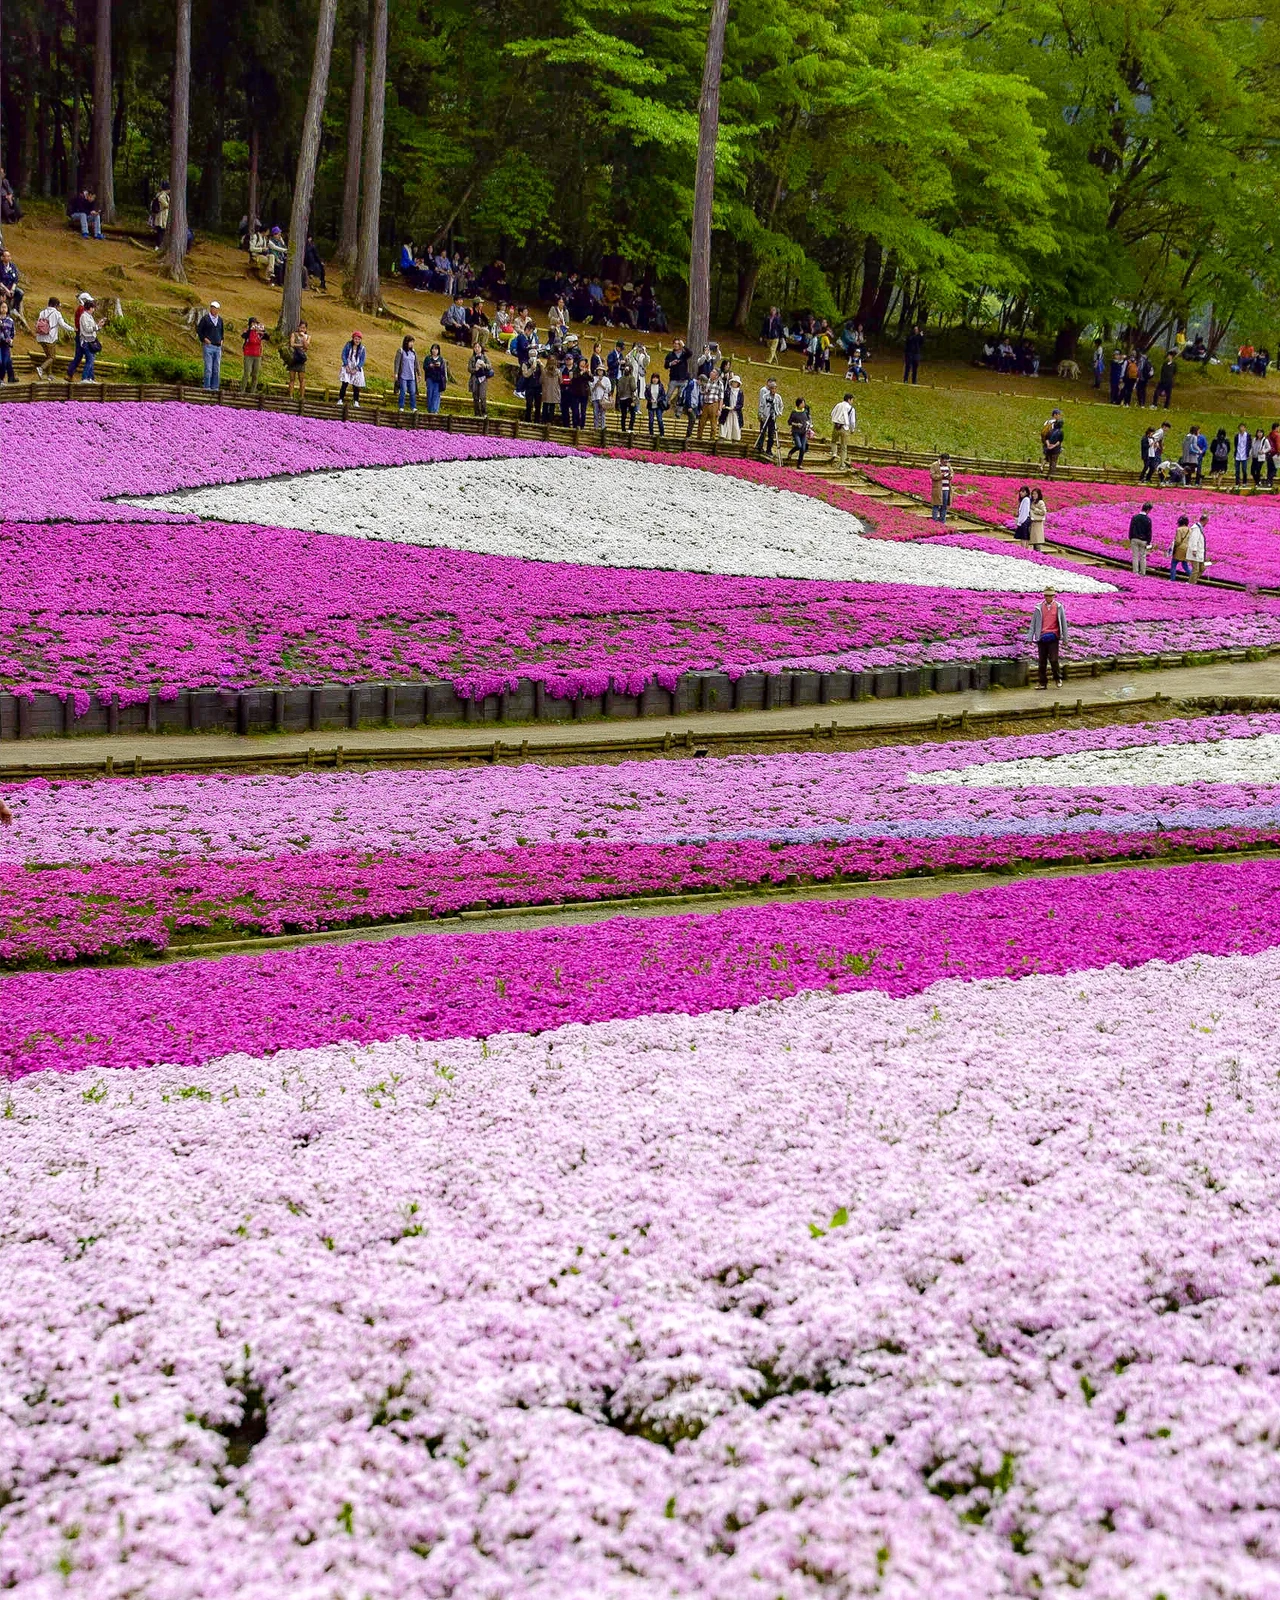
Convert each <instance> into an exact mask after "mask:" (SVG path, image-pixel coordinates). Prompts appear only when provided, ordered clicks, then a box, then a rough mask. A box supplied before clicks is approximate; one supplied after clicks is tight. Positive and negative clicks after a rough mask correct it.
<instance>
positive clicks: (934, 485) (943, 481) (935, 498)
mask: <svg viewBox="0 0 1280 1600" xmlns="http://www.w3.org/2000/svg"><path fill="white" fill-rule="evenodd" d="M929 490H930V501H931V504H930V507H929V516H930V519H931V520H932V521H934V522H946V520H947V510H948V508H949V507H950V505H951V457H950V456H949V455H947V454H946V452H945V451H944V452H943V453H942V455H940V456H939V457H938V459H937V460H936V461H935V462H934V463H933V465H932V466H931V467H930V468H929Z"/></svg>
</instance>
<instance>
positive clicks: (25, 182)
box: [18, 23, 40, 194]
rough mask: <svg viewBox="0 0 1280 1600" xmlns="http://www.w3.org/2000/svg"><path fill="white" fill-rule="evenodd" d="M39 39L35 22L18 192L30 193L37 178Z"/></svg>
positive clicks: (28, 49) (29, 50)
mask: <svg viewBox="0 0 1280 1600" xmlns="http://www.w3.org/2000/svg"><path fill="white" fill-rule="evenodd" d="M39 50H40V46H39V41H38V39H37V36H36V29H35V24H34V23H31V24H29V25H28V28H27V43H26V52H27V92H26V94H25V95H24V96H23V97H22V159H21V161H20V162H19V164H18V193H19V194H30V193H31V188H32V183H33V180H34V178H35V171H36V168H35V156H36V149H37V146H38V143H39V134H38V131H37V129H38V123H37V107H36V98H37V96H36V85H37V83H38V82H39V71H38V69H37V65H36V64H37V62H38V61H39V59H40V57H39Z"/></svg>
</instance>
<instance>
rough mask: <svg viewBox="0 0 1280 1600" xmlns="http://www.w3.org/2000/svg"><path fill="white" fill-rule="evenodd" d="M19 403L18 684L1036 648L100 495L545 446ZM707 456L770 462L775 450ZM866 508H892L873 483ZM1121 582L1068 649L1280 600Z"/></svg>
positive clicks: (588, 670) (799, 600)
mask: <svg viewBox="0 0 1280 1600" xmlns="http://www.w3.org/2000/svg"><path fill="white" fill-rule="evenodd" d="M6 427H7V433H6V447H7V448H8V449H10V450H12V452H13V453H14V457H15V459H21V460H22V461H23V462H24V463H30V470H29V471H28V470H27V469H26V468H25V467H24V470H23V472H21V473H15V474H10V475H8V477H7V479H6V484H5V487H4V494H5V501H4V504H5V509H6V515H7V516H8V517H10V518H11V519H14V520H11V521H9V522H7V523H6V524H5V526H4V530H3V535H2V537H3V539H4V546H5V560H6V579H7V583H6V609H5V612H4V624H5V626H4V630H3V642H2V643H0V683H2V684H5V685H7V686H10V687H18V688H20V689H22V690H23V691H29V690H31V689H36V688H47V689H51V690H54V691H55V692H58V693H66V692H68V691H70V690H77V691H84V690H86V689H91V688H94V689H98V690H101V691H104V692H111V691H115V692H118V693H119V694H121V695H122V696H123V697H124V698H125V699H126V700H127V699H130V698H137V697H138V696H139V695H141V694H143V693H145V692H147V691H148V690H150V689H152V688H158V689H160V691H161V692H162V693H166V692H174V691H176V690H177V689H179V688H183V687H228V688H236V687H248V686H252V685H254V684H259V683H267V684H275V685H285V684H307V683H317V682H326V681H328V682H340V683H350V682H358V681H363V680H368V679H381V678H390V679H393V680H394V679H397V678H398V679H402V680H404V679H415V678H420V677H422V676H427V677H433V678H442V679H446V680H449V681H451V682H453V683H455V684H456V685H457V686H458V688H459V690H460V691H461V692H462V693H464V694H484V693H493V692H498V691H500V690H502V689H504V688H507V687H510V686H512V685H513V684H514V683H515V682H516V681H517V680H518V679H519V678H520V677H522V676H532V677H535V678H541V679H542V680H544V681H545V682H546V684H547V686H548V689H549V690H550V692H551V693H552V694H557V695H563V694H570V695H571V694H576V693H584V694H598V693H601V692H603V691H604V690H605V689H607V688H609V687H611V686H612V687H614V688H616V689H617V690H619V691H620V692H625V693H634V692H636V691H638V689H639V688H640V687H641V686H642V685H643V684H644V683H645V682H647V681H650V680H652V679H654V678H655V677H656V678H657V680H658V681H659V682H661V683H663V684H665V685H667V686H670V685H672V684H674V682H675V681H676V679H677V678H678V677H679V676H680V674H681V673H683V672H686V671H697V670H713V669H719V670H726V671H728V672H729V674H730V675H731V676H735V677H736V676H737V675H738V674H740V673H741V672H743V671H747V670H781V669H783V668H786V667H796V668H812V669H816V670H819V671H832V670H840V669H850V670H855V671H857V670H867V669H873V668H876V667H890V666H911V665H915V664H920V663H927V662H932V661H939V662H945V661H954V660H971V659H981V658H983V657H1008V656H1012V655H1018V654H1024V653H1026V652H1027V651H1028V650H1029V648H1030V647H1029V643H1028V641H1027V637H1026V634H1027V628H1028V622H1029V614H1030V609H1031V606H1030V601H1029V599H1027V598H1024V597H1020V596H1004V595H999V594H982V593H976V592H969V591H963V590H945V591H938V592H934V591H932V590H929V589H921V588H908V587H903V586H895V585H887V584H859V583H828V582H817V581H809V580H804V581H801V580H794V581H793V580H781V579H749V578H725V577H708V576H702V575H699V574H691V573H674V572H660V573H655V572H652V571H631V570H620V569H608V568H591V567H587V568H583V567H577V566H573V565H570V564H567V563H555V562H530V561H524V560H518V559H514V558H506V557H496V556H494V557H491V556H478V555H468V554H462V553H459V552H455V551H449V550H439V549H434V550H429V549H418V548H410V547H405V546H390V545H382V544H377V545H375V544H372V543H369V542H366V541H361V540H354V539H343V538H337V537H330V536H325V535H317V534H305V533H295V532H290V531H286V530H281V529H270V528H259V527H247V526H246V527H237V526H226V525H216V526H215V525H200V524H194V523H192V522H190V521H183V520H182V519H180V518H175V517H172V516H170V515H167V514H165V513H161V512H146V513H143V512H141V511H139V510H136V509H135V510H130V509H129V508H127V507H121V506H113V505H108V504H105V503H104V500H105V497H106V496H107V495H108V494H119V493H124V492H126V491H128V492H130V493H137V494H145V493H158V492H162V491H164V490H167V489H172V488H175V487H179V486H183V485H190V484H196V483H208V482H216V481H224V480H226V479H228V478H237V479H238V478H244V477H246V476H254V475H258V474H260V473H262V472H263V471H267V470H269V471H273V472H274V471H285V470H288V469H289V468H292V469H294V470H299V471H301V470H307V469H311V468H319V467H332V466H336V465H351V464H355V463H357V462H369V463H374V464H388V463H392V462H398V461H407V460H443V459H450V458H456V457H458V456H460V455H462V456H465V455H468V454H472V455H475V454H482V455H493V454H513V455H514V454H527V453H530V452H538V451H545V450H546V449H548V448H551V449H553V448H554V447H543V446H535V445H521V446H517V445H516V444H515V443H514V442H512V441H505V442H504V441H499V440H477V439H471V440H464V439H462V438H457V439H453V438H450V436H448V435H443V434H436V433H431V434H428V433H421V434H411V433H408V432H403V433H401V432H394V431H391V430H387V431H386V432H379V431H377V430H374V429H372V428H368V427H363V426H355V425H350V426H346V427H344V426H343V425H342V424H340V423H318V422H309V421H303V420H301V419H290V418H285V417H280V416H276V415H273V414H268V413H263V414H261V415H259V414H256V413H248V412H230V411H226V412H224V411H217V410H214V409H212V408H204V407H190V408H184V407H180V406H172V405H170V406H159V407H145V406H135V405H121V406H118V407H107V406H104V407H93V408H88V407H85V408H70V407H57V406H49V407H43V406H33V407H23V408H18V409H16V410H15V411H14V413H13V415H12V416H11V417H10V418H9V419H8V421H7V424H6ZM700 465H702V464H701V463H700ZM714 466H715V468H716V469H723V470H727V471H729V472H731V473H733V474H735V475H740V476H752V475H753V474H763V477H759V478H758V480H757V481H766V480H767V481H769V482H770V483H776V482H777V481H778V480H777V478H776V474H777V473H778V471H779V469H776V468H769V467H760V468H756V467H754V466H752V465H751V464H745V465H743V464H740V463H736V462H733V463H728V462H719V463H715V464H714ZM690 470H696V469H695V468H691V469H690ZM804 483H805V492H807V493H812V492H815V490H814V486H813V485H812V484H811V483H809V482H808V481H807V480H804ZM787 486H788V487H794V485H792V484H790V483H788V484H787ZM818 492H821V491H818ZM839 503H840V504H841V505H843V506H845V507H846V508H847V509H855V508H856V507H855V502H854V501H853V500H852V499H849V498H848V497H842V498H841V500H840V502H839ZM856 509H860V508H856ZM870 515H871V517H872V519H873V520H874V519H875V518H876V517H881V516H882V513H881V512H880V511H879V510H878V509H876V508H875V507H874V505H873V506H872V507H871V511H870ZM144 516H145V518H146V520H138V519H140V518H142V517H144ZM55 517H71V518H73V519H74V520H73V521H70V522H60V523H59V524H58V526H57V533H56V536H55V535H54V534H53V532H52V531H51V528H50V525H49V524H48V523H47V522H44V521H42V520H41V519H45V518H55ZM99 519H102V520H99ZM978 543H979V544H980V541H979V542H978ZM989 548H993V549H997V550H998V551H999V552H1000V553H1001V554H1005V555H1007V554H1008V546H994V545H993V546H989ZM1049 565H1050V566H1052V565H1053V563H1049ZM1116 587H1117V593H1116V594H1114V595H1101V596H1089V597H1087V598H1086V597H1081V598H1080V599H1079V600H1076V601H1074V602H1073V603H1072V605H1071V608H1070V609H1071V616H1072V621H1073V624H1074V640H1073V649H1074V650H1075V652H1076V653H1078V654H1084V655H1090V654H1093V655H1113V654H1116V653H1127V652H1138V653H1148V652H1152V651H1157V650H1174V651H1195V650H1206V649H1212V648H1217V647H1220V646H1246V647H1249V646H1257V647H1261V648H1265V647H1267V646H1269V645H1270V644H1272V643H1273V642H1280V602H1272V601H1270V600H1268V601H1265V602H1255V601H1252V600H1250V599H1247V598H1246V597H1243V596H1233V595H1224V594H1222V593H1216V594H1210V593H1206V592H1205V591H1203V590H1198V591H1195V592H1191V591H1188V590H1186V589H1176V590H1166V589H1165V588H1164V586H1160V587H1159V589H1157V587H1156V586H1155V585H1145V584H1142V585H1137V586H1133V585H1131V584H1130V581H1129V580H1128V579H1127V578H1126V577H1123V576H1120V577H1118V578H1117V580H1116Z"/></svg>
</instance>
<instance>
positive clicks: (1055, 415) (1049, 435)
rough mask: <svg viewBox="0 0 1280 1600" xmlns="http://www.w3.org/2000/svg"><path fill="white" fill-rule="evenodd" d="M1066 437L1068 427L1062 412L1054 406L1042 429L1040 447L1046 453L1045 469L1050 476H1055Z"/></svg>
mask: <svg viewBox="0 0 1280 1600" xmlns="http://www.w3.org/2000/svg"><path fill="white" fill-rule="evenodd" d="M1065 437H1066V428H1065V425H1064V423H1063V420H1062V412H1061V411H1060V410H1059V409H1058V407H1057V406H1054V408H1053V411H1052V412H1051V413H1050V416H1049V420H1048V421H1047V422H1046V423H1045V425H1044V427H1043V428H1041V430H1040V449H1041V451H1042V453H1043V455H1044V462H1045V470H1046V474H1047V476H1048V477H1050V478H1051V477H1052V476H1053V472H1054V468H1055V467H1056V466H1057V465H1058V457H1059V456H1060V455H1061V454H1062V441H1063V439H1064V438H1065Z"/></svg>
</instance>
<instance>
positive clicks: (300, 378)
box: [285, 322, 311, 400]
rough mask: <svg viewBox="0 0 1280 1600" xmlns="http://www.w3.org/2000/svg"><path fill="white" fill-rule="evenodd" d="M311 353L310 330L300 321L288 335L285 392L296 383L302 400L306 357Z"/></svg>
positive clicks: (289, 393)
mask: <svg viewBox="0 0 1280 1600" xmlns="http://www.w3.org/2000/svg"><path fill="white" fill-rule="evenodd" d="M310 353H311V330H310V329H309V328H308V327H307V325H306V323H305V322H300V323H299V324H298V326H297V327H296V328H295V329H294V330H293V332H292V333H291V334H290V335H289V362H288V367H289V379H288V384H287V386H286V388H285V394H286V395H291V394H292V393H293V386H294V384H295V383H296V384H297V385H298V399H299V400H302V399H304V398H305V397H306V393H307V357H308V355H309V354H310Z"/></svg>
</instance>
